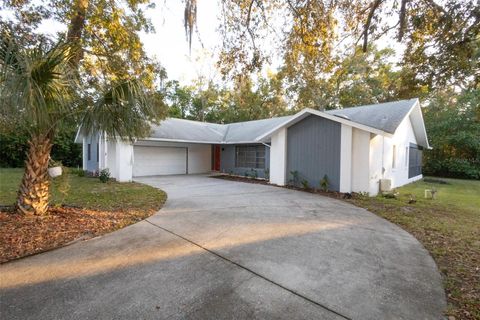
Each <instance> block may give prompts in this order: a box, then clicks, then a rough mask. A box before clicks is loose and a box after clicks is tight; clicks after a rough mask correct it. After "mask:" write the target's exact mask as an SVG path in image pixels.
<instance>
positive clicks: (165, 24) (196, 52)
mask: <svg viewBox="0 0 480 320" xmlns="http://www.w3.org/2000/svg"><path fill="white" fill-rule="evenodd" d="M155 3H156V7H155V8H153V9H148V10H147V11H146V12H145V14H146V16H147V17H148V18H150V19H151V21H152V23H153V25H154V28H155V33H149V34H147V33H145V32H142V33H141V34H140V38H141V40H142V42H143V44H144V48H145V51H146V52H147V54H148V55H149V56H150V57H151V58H155V59H156V60H157V61H159V62H160V63H161V64H162V65H163V66H164V67H165V69H166V70H167V75H168V79H169V80H178V81H180V83H181V84H183V85H187V84H191V83H192V81H193V80H195V79H197V78H199V77H200V76H202V77H204V78H205V79H206V80H212V81H214V82H217V83H219V82H221V81H222V79H221V76H220V74H219V72H218V70H217V68H216V66H215V64H216V61H217V56H218V53H219V52H220V49H221V48H220V47H221V43H222V39H221V35H220V33H219V32H218V31H217V28H218V26H219V20H218V19H219V16H220V8H221V3H220V0H197V3H198V6H197V8H198V9H197V28H198V32H195V34H194V37H193V42H192V49H191V51H190V50H189V44H188V41H187V39H186V36H185V29H184V25H183V21H184V19H183V13H184V2H183V1H181V0H157V1H155ZM0 16H2V17H13V14H12V13H11V12H8V11H5V10H2V11H1V12H0ZM64 30H66V26H65V25H62V24H60V23H59V22H55V21H52V20H48V21H45V22H44V23H43V24H42V25H41V26H40V28H39V30H38V31H39V32H42V33H50V34H55V33H56V32H58V31H64ZM382 42H383V43H382ZM393 42H394V41H392V40H391V39H390V40H387V41H379V42H377V45H379V48H382V47H385V46H390V47H394V48H396V51H397V53H400V52H402V50H400V49H401V48H400V47H401V46H399V44H398V43H393ZM392 45H393V46H392ZM270 47H271V46H270ZM271 58H273V59H274V61H273V62H272V63H273V66H278V65H279V63H281V61H280V60H278V59H279V57H271ZM397 59H398V56H396V57H395V58H394V59H393V60H397ZM277 60H278V61H277ZM268 68H274V67H272V66H269V67H268ZM263 71H268V70H263Z"/></svg>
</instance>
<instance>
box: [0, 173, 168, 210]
mask: <svg viewBox="0 0 480 320" xmlns="http://www.w3.org/2000/svg"><path fill="white" fill-rule="evenodd" d="M67 171H68V169H67ZM22 174H23V169H10V168H8V169H6V168H0V204H1V205H11V204H13V203H14V202H15V198H16V194H17V189H18V186H19V184H20V180H21V178H22ZM51 191H52V198H51V203H52V205H62V204H65V205H69V206H77V207H81V208H86V209H92V210H106V211H116V210H147V211H150V210H158V209H159V208H160V207H161V205H162V204H163V203H164V201H165V199H166V194H165V193H164V192H163V191H161V190H158V189H156V188H153V187H150V186H147V185H144V184H140V183H135V182H129V183H118V182H114V181H109V182H107V183H102V182H100V180H99V179H98V178H90V177H79V176H77V175H75V174H67V175H64V176H62V177H59V178H55V179H54V181H53V183H52V187H51ZM62 191H63V192H62Z"/></svg>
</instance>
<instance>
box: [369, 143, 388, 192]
mask: <svg viewBox="0 0 480 320" xmlns="http://www.w3.org/2000/svg"><path fill="white" fill-rule="evenodd" d="M386 139H387V138H385V137H384V136H381V135H371V139H370V150H369V158H370V159H369V164H370V165H369V190H368V193H369V194H370V195H371V196H375V195H377V194H378V191H379V187H380V179H382V177H383V170H384V151H383V150H384V147H385V145H384V142H385V140H386Z"/></svg>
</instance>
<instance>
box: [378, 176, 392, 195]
mask: <svg viewBox="0 0 480 320" xmlns="http://www.w3.org/2000/svg"><path fill="white" fill-rule="evenodd" d="M389 191H392V180H390V179H380V192H389Z"/></svg>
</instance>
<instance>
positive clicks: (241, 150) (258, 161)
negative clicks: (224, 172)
mask: <svg viewBox="0 0 480 320" xmlns="http://www.w3.org/2000/svg"><path fill="white" fill-rule="evenodd" d="M235 167H237V168H255V169H264V168H265V146H263V145H258V146H236V147H235Z"/></svg>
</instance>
